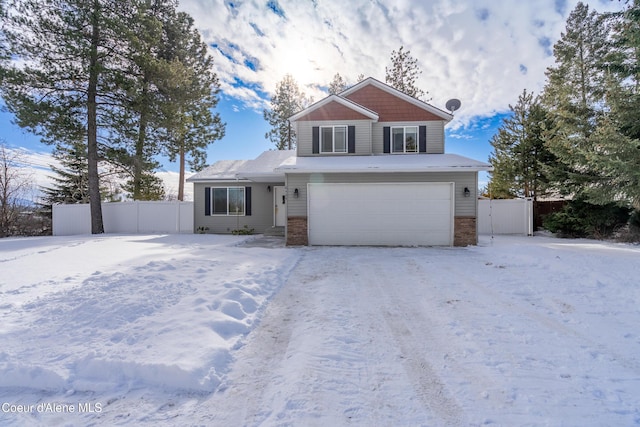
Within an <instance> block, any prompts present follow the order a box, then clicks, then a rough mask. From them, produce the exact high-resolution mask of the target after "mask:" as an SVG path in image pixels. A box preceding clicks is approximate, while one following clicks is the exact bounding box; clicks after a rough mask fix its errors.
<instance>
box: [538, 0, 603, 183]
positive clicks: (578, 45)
mask: <svg viewBox="0 0 640 427" xmlns="http://www.w3.org/2000/svg"><path fill="white" fill-rule="evenodd" d="M607 34H608V28H607V25H606V22H605V21H604V20H603V19H601V18H600V16H599V15H598V14H597V13H596V12H595V11H589V7H588V6H587V5H585V4H584V3H582V2H580V3H578V4H577V6H576V7H575V9H574V10H573V11H572V12H571V14H570V15H569V18H568V19H567V26H566V31H565V32H564V33H562V35H561V38H560V40H559V41H558V42H557V43H556V44H555V45H554V48H553V50H554V56H555V60H556V65H554V66H552V67H549V68H548V70H547V78H548V82H547V85H546V86H545V89H544V94H543V100H544V104H545V106H546V107H547V108H548V109H549V110H550V111H551V112H552V114H553V118H554V123H555V125H554V127H553V128H552V129H549V131H548V132H547V136H548V141H547V143H548V147H549V150H550V151H551V152H552V153H553V154H554V155H555V156H556V157H557V158H558V161H559V162H558V163H556V165H557V166H558V167H554V168H552V169H550V170H549V174H550V175H553V179H554V181H556V184H555V185H556V188H557V190H558V191H559V192H560V193H562V194H577V193H578V192H580V191H581V190H582V189H583V188H584V186H585V185H588V183H590V182H592V181H593V180H594V178H595V175H596V174H595V172H594V171H593V170H592V169H591V168H590V164H589V162H588V159H587V158H586V157H585V150H588V149H589V146H590V145H591V144H592V141H590V138H591V135H592V134H593V132H594V131H595V129H596V127H597V125H598V122H599V120H600V119H601V118H602V116H603V111H604V106H605V99H604V86H605V84H604V82H605V72H604V71H603V67H602V63H603V58H604V56H605V54H606V53H607V51H608V49H609V44H608V41H607Z"/></svg>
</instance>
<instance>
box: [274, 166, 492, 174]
mask: <svg viewBox="0 0 640 427" xmlns="http://www.w3.org/2000/svg"><path fill="white" fill-rule="evenodd" d="M276 170H278V171H282V172H283V173H398V172H408V173H416V172H483V171H486V172H490V171H492V170H493V168H492V167H484V166H434V167H426V168H425V167H423V168H381V167H376V166H370V167H367V168H345V169H331V168H296V167H280V168H278V169H276Z"/></svg>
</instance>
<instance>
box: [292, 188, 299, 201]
mask: <svg viewBox="0 0 640 427" xmlns="http://www.w3.org/2000/svg"><path fill="white" fill-rule="evenodd" d="M293 197H295V198H296V199H297V198H298V197H300V192H299V191H298V189H297V188H296V189H295V190H293Z"/></svg>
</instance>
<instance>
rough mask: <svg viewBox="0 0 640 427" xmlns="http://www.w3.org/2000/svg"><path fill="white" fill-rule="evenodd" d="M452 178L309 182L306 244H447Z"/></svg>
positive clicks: (450, 233) (450, 231)
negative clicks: (414, 180) (442, 180)
mask: <svg viewBox="0 0 640 427" xmlns="http://www.w3.org/2000/svg"><path fill="white" fill-rule="evenodd" d="M454 187H455V185H454V183H452V182H436V183H434V182H429V183H425V182H405V183H309V184H307V195H308V196H307V213H308V224H307V227H308V228H307V230H308V238H309V244H310V245H384V246H451V245H453V228H454V221H453V217H454V194H455V193H454Z"/></svg>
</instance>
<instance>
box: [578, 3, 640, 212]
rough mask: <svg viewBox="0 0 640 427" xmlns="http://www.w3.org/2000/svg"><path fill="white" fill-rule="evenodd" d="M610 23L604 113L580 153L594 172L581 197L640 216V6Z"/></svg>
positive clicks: (616, 16)
mask: <svg viewBox="0 0 640 427" xmlns="http://www.w3.org/2000/svg"><path fill="white" fill-rule="evenodd" d="M608 18H609V19H610V20H611V23H612V26H611V35H612V46H611V49H610V51H609V53H608V54H607V55H606V61H605V64H604V66H603V69H604V71H605V72H606V75H607V79H606V84H605V85H604V88H605V89H606V102H607V107H608V109H607V111H605V113H604V115H603V116H604V117H603V119H602V120H600V121H599V123H598V127H597V128H596V130H595V131H594V133H593V134H592V135H591V138H590V142H591V144H590V145H589V146H586V147H584V149H583V150H582V151H583V153H582V156H583V157H585V158H586V160H587V161H588V162H589V165H590V168H591V169H592V170H593V171H594V172H595V173H594V175H595V179H594V180H593V182H592V183H591V185H589V186H587V188H586V189H585V192H586V194H587V196H588V197H589V200H590V201H592V202H594V203H600V204H604V203H611V202H615V203H618V204H620V205H623V206H627V205H631V206H633V207H634V208H635V209H636V210H640V1H639V0H634V1H633V2H631V3H629V5H628V7H627V9H626V10H625V11H623V12H622V13H617V14H613V15H611V16H609V17H608Z"/></svg>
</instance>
